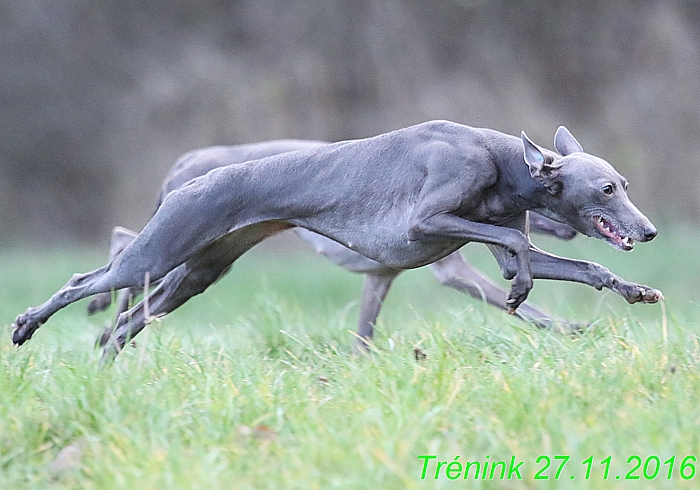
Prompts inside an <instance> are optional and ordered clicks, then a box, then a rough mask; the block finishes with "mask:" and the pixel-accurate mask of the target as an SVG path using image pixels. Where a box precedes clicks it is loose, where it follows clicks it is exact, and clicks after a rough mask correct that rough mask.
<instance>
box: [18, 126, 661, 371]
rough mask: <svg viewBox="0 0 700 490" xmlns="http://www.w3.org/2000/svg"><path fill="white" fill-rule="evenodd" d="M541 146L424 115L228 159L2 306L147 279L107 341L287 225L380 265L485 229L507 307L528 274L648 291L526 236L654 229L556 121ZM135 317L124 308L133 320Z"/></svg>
mask: <svg viewBox="0 0 700 490" xmlns="http://www.w3.org/2000/svg"><path fill="white" fill-rule="evenodd" d="M554 146H555V148H556V150H557V152H558V153H554V152H551V151H548V150H545V149H542V148H540V147H538V146H536V145H535V144H534V143H533V142H532V141H530V140H529V139H528V138H527V136H526V135H525V134H524V133H522V134H521V136H520V138H518V137H515V136H510V135H507V134H504V133H500V132H497V131H494V130H489V129H483V128H472V127H469V126H464V125H461V124H456V123H452V122H448V121H431V122H427V123H423V124H419V125H416V126H411V127H408V128H405V129H400V130H396V131H392V132H390V133H386V134H382V135H379V136H375V137H372V138H366V139H360V140H353V141H344V142H339V143H333V144H329V145H323V146H319V147H314V148H310V149H306V150H299V151H293V152H287V153H282V154H278V155H274V156H269V157H266V158H262V159H259V160H254V161H250V162H247V163H243V164H240V165H229V166H226V167H221V168H218V169H214V170H212V171H210V172H208V173H207V174H206V175H203V176H202V177H198V178H196V179H193V180H191V181H189V182H188V183H187V184H186V185H183V186H182V187H180V188H179V189H177V190H176V191H174V192H171V193H169V194H168V195H167V197H166V198H165V200H164V201H163V203H162V205H161V206H160V207H159V208H158V210H157V211H156V213H155V214H154V215H153V217H152V218H151V220H150V221H149V222H148V223H147V224H146V226H145V227H144V229H143V230H142V231H141V233H139V235H138V236H137V237H136V238H135V239H134V240H133V241H132V242H131V243H130V244H129V245H128V246H127V247H126V248H125V249H124V250H123V251H122V252H121V253H120V254H118V255H117V256H116V258H115V259H114V260H113V261H111V262H109V263H108V264H107V265H105V266H103V267H101V268H99V269H97V270H95V271H92V272H89V273H86V274H75V275H74V276H73V277H72V278H71V280H70V281H69V282H68V283H67V284H66V285H65V286H64V287H62V288H61V289H59V291H58V292H57V293H56V294H54V295H53V296H52V297H51V298H50V299H49V300H48V301H46V302H45V303H44V304H42V305H40V306H38V307H34V308H29V309H28V310H27V311H26V312H25V313H24V314H21V315H19V316H18V317H17V319H16V320H15V323H14V325H13V327H14V332H13V337H12V338H13V342H14V343H16V344H18V345H21V344H23V343H24V342H26V341H27V340H28V339H29V338H31V336H32V335H33V334H34V332H36V330H37V329H38V328H39V327H40V326H41V325H42V324H43V323H45V322H46V321H47V320H48V319H49V318H50V317H51V316H52V315H53V314H54V313H55V312H56V311H58V310H60V309H61V308H63V307H65V306H66V305H68V304H70V303H72V302H74V301H77V300H79V299H82V298H84V297H88V296H91V295H94V294H98V293H104V292H108V291H112V290H118V289H125V288H143V287H144V285H145V284H148V282H149V281H160V283H159V284H158V285H157V286H156V287H155V288H154V289H153V290H152V291H151V292H150V293H149V294H148V297H147V301H141V302H140V303H139V304H137V305H136V306H135V307H134V308H132V309H131V310H130V311H128V312H125V313H123V314H122V315H120V317H119V321H118V322H117V325H116V328H115V329H114V331H113V332H112V334H111V335H110V337H109V339H108V342H107V345H106V346H105V350H104V352H103V358H109V357H111V356H114V355H116V354H117V353H118V352H119V350H120V349H121V348H122V347H123V346H124V344H125V342H126V341H127V340H128V339H129V338H132V337H133V336H134V335H136V334H137V333H138V331H139V329H138V328H137V327H139V328H143V326H144V325H145V324H146V319H147V318H146V313H147V312H146V311H145V310H146V308H145V306H146V305H148V309H149V312H148V313H149V314H150V315H152V316H160V315H164V314H167V313H169V312H170V311H172V310H174V309H175V308H177V307H179V306H180V305H182V304H183V303H184V302H186V301H187V300H188V299H189V298H191V297H192V296H194V295H196V294H199V293H201V292H203V291H204V290H205V289H206V288H207V287H208V286H209V285H211V284H212V283H213V282H214V281H216V280H217V279H218V278H219V277H221V275H222V274H224V273H226V272H227V271H228V270H229V268H230V267H231V265H232V264H233V263H234V261H235V260H236V259H237V258H238V257H239V256H240V255H242V254H243V253H245V252H246V251H247V250H249V249H250V248H251V247H253V246H254V245H256V244H257V243H259V242H260V241H262V240H264V239H265V238H267V237H269V236H271V235H274V234H276V233H279V232H280V231H283V230H286V229H289V228H293V227H301V228H305V229H309V230H311V231H314V232H316V233H318V234H320V235H323V236H325V237H327V238H330V239H332V240H334V241H336V242H338V243H341V244H342V245H344V246H345V247H346V248H349V249H351V250H354V251H356V252H358V253H359V254H360V255H362V256H364V257H367V258H370V259H372V260H374V261H376V262H378V263H380V264H382V265H383V266H386V267H390V268H393V269H410V268H416V267H421V266H424V265H428V264H431V263H434V262H436V261H438V260H440V259H442V258H444V257H446V256H448V255H450V254H452V252H454V251H456V250H458V249H459V248H461V247H462V246H463V245H465V244H466V243H469V242H480V243H485V244H486V245H487V246H488V247H489V249H490V250H491V252H492V253H493V255H494V256H495V258H496V260H497V261H498V263H499V266H500V268H501V271H502V274H503V276H504V277H505V278H506V279H511V280H512V281H511V288H510V291H509V293H508V295H507V298H506V307H507V308H508V310H509V312H515V311H516V309H517V308H518V307H519V306H520V305H521V304H522V303H523V302H524V301H525V299H526V298H527V295H528V293H529V291H530V290H531V289H532V287H533V279H556V280H565V281H574V282H580V283H584V284H589V285H591V286H593V287H595V288H596V289H602V288H604V287H605V288H609V289H611V290H613V291H615V292H617V293H618V294H620V295H621V296H622V297H623V298H624V299H625V300H627V301H628V302H629V303H636V302H644V303H655V302H657V301H658V300H659V299H660V298H662V295H661V293H660V291H658V290H656V289H653V288H650V287H648V286H644V285H640V284H635V283H631V282H628V281H625V280H624V279H622V278H620V277H618V276H616V275H614V274H612V273H611V272H610V271H609V270H607V269H606V268H604V267H602V266H600V265H598V264H595V263H592V262H585V261H579V260H572V259H566V258H561V257H556V256H553V255H550V254H547V253H545V252H543V251H541V250H539V249H537V248H535V247H534V246H532V244H531V243H530V241H529V238H528V229H527V228H528V226H527V221H528V211H535V212H537V213H539V214H542V215H544V216H546V217H548V218H550V219H553V220H554V221H556V222H559V223H564V224H566V225H568V226H571V227H572V228H573V229H575V230H576V231H578V232H580V233H583V234H585V235H587V236H593V237H596V238H600V239H602V240H605V241H606V242H607V243H609V244H610V245H612V246H613V247H615V248H617V249H620V250H625V251H629V250H632V248H633V247H634V244H635V241H640V242H645V241H649V240H652V239H653V238H654V237H655V236H656V234H657V231H656V229H655V228H654V226H653V225H652V224H651V222H649V220H648V219H647V218H646V217H645V216H644V215H643V214H642V213H641V212H640V211H639V210H638V209H637V208H636V207H635V206H634V205H633V204H632V203H631V202H630V200H629V198H628V197H627V181H626V180H625V179H624V178H623V177H622V176H620V175H619V174H618V173H617V172H616V171H615V170H614V169H613V167H612V166H611V165H610V164H609V163H607V162H606V161H604V160H602V159H600V158H598V157H595V156H593V155H590V154H587V153H585V152H583V150H582V148H581V145H580V144H579V143H578V142H577V141H576V139H575V138H574V137H573V136H572V135H571V134H570V133H569V131H568V130H566V129H565V128H564V127H560V128H559V129H558V130H557V132H556V135H555V139H554ZM134 319H135V321H134Z"/></svg>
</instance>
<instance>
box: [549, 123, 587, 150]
mask: <svg viewBox="0 0 700 490" xmlns="http://www.w3.org/2000/svg"><path fill="white" fill-rule="evenodd" d="M554 148H556V150H557V151H558V152H559V154H560V155H561V156H563V157H565V156H566V155H570V154H571V153H579V152H582V151H583V148H582V147H581V144H580V143H579V142H578V141H576V138H574V137H573V135H572V134H571V133H570V132H569V130H568V129H566V128H565V127H564V126H559V129H557V132H556V134H555V135H554Z"/></svg>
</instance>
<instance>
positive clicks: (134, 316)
mask: <svg viewBox="0 0 700 490" xmlns="http://www.w3.org/2000/svg"><path fill="white" fill-rule="evenodd" d="M287 228H289V225H287V224H285V223H281V222H266V223H258V224H255V225H250V226H248V227H245V228H243V229H240V230H237V231H235V232H233V233H230V234H228V235H225V236H224V237H222V238H220V239H219V240H216V241H215V242H213V243H211V244H210V245H208V246H207V247H205V248H203V249H202V250H200V251H199V252H197V253H196V254H195V255H193V256H192V257H190V258H189V259H188V260H187V261H186V262H185V263H183V264H181V265H180V266H178V267H176V268H175V269H173V270H172V271H170V272H169V273H168V274H167V275H166V276H165V277H164V278H163V279H162V280H161V281H160V283H159V284H158V286H157V287H156V288H155V289H154V290H153V291H152V292H151V293H150V294H149V295H148V296H147V297H146V298H144V299H143V300H142V301H141V302H140V303H138V304H137V305H136V306H134V307H133V308H132V309H131V310H129V311H126V312H124V313H122V314H121V315H120V316H119V320H118V322H117V325H116V328H115V329H114V331H113V332H105V334H103V336H102V338H101V340H100V345H103V346H104V351H103V355H102V357H103V360H108V359H109V358H111V357H114V356H115V355H116V354H118V353H119V351H120V350H121V349H122V348H123V347H124V345H125V344H126V342H127V341H128V340H129V339H131V338H133V337H134V336H136V335H137V334H138V333H139V332H140V331H141V330H143V329H144V327H145V326H146V325H147V324H148V322H149V320H150V319H151V318H158V317H161V316H163V315H167V314H168V313H170V312H171V311H173V310H174V309H176V308H178V307H179V306H181V305H182V304H184V303H185V302H187V301H188V300H189V299H190V298H192V297H193V296H196V295H198V294H200V293H202V292H204V291H205V290H206V289H207V288H208V287H209V286H210V285H212V284H213V283H214V282H216V280H217V279H219V278H220V277H221V276H223V275H224V274H226V272H228V270H229V268H230V267H231V265H232V264H233V262H234V261H235V260H236V259H237V258H238V257H240V256H241V255H242V254H244V253H245V252H247V251H248V250H250V249H251V248H252V247H253V246H255V245H256V244H258V243H260V242H261V241H262V240H264V239H265V238H267V237H269V236H271V235H274V234H276V233H278V232H280V231H282V230H284V229H287Z"/></svg>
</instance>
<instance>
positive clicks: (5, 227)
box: [0, 0, 700, 243]
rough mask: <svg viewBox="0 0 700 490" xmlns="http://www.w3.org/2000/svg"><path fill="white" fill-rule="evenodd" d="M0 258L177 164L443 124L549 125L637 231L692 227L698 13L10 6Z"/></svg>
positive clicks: (695, 7) (313, 5)
mask: <svg viewBox="0 0 700 490" xmlns="http://www.w3.org/2000/svg"><path fill="white" fill-rule="evenodd" d="M0 86H1V87H2V90H1V91H0V127H1V128H2V130H1V131H0V231H2V235H1V236H2V237H3V239H2V241H1V242H0V243H8V242H11V241H16V240H27V239H29V240H34V241H43V242H54V241H59V240H74V239H78V240H82V241H87V242H90V241H95V240H100V241H104V240H105V236H106V235H107V233H108V232H109V229H110V228H111V227H112V226H114V225H115V224H123V225H127V226H131V227H134V228H139V227H140V226H142V225H143V223H144V222H145V220H146V219H147V217H148V216H149V214H150V213H151V211H152V209H153V207H154V205H155V197H154V195H155V191H156V189H157V187H158V184H159V181H160V179H161V178H162V177H163V176H164V175H165V172H166V170H167V168H168V167H169V166H170V165H171V164H172V162H173V161H174V160H175V158H176V157H177V156H178V155H180V154H181V153H183V152H185V151H187V150H190V149H193V148H197V147H201V146H207V145H212V144H233V143H242V142H249V141H257V140H264V139H270V138H280V137H299V138H314V139H327V140H338V139H347V138H354V137H363V136H369V135H373V134H377V133H380V132H383V131H387V130H391V129H395V128H397V127H402V126H406V125H409V124H413V123H416V122H420V121H424V120H427V119H435V118H444V119H451V120H455V121H458V122H463V123H466V124H470V125H477V126H489V127H493V128H496V129H500V130H503V131H506V132H511V133H518V132H519V131H520V130H521V129H526V130H527V131H528V134H529V135H531V137H534V138H535V139H536V140H537V141H538V142H540V143H542V144H544V145H547V146H551V139H552V136H553V134H554V130H555V129H556V127H557V126H558V125H559V124H565V125H567V126H568V127H569V128H570V129H571V130H572V131H573V132H574V134H575V135H577V137H578V138H579V139H580V140H581V141H582V142H583V143H584V146H586V149H587V150H589V151H591V152H594V153H597V154H599V155H601V156H603V157H606V158H608V159H609V160H610V161H612V162H613V163H614V164H615V165H616V166H617V167H618V168H619V169H620V170H621V171H622V172H623V173H625V175H626V176H627V177H628V178H629V179H630V180H631V182H632V188H631V193H632V194H633V197H634V199H635V201H637V202H639V203H640V204H641V206H642V208H643V209H644V210H645V211H647V212H649V213H650V214H652V215H656V216H658V217H667V218H671V219H697V218H698V217H700V129H699V128H700V2H696V1H690V0H687V1H664V0H635V1H633V0H621V1H616V2H609V1H602V0H600V1H596V0H592V1H588V2H561V1H556V0H525V1H515V0H511V1H507V0H503V1H485V0H481V1H480V0H445V1H441V2H426V1H424V0H324V1H312V0H248V1H222V0H204V1H201V0H197V1H195V0H168V1H163V2H139V1H135V0H126V1H119V2H117V1H114V0H111V1H108V0H96V1H91V2H81V1H75V0H9V2H5V3H3V4H2V5H0Z"/></svg>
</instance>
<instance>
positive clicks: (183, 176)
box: [88, 140, 578, 348]
mask: <svg viewBox="0 0 700 490" xmlns="http://www.w3.org/2000/svg"><path fill="white" fill-rule="evenodd" d="M327 144H329V143H327V142H322V141H313V140H273V141H263V142H259V143H249V144H243V145H235V146H213V147H209V148H200V149H198V150H193V151H190V152H188V153H185V154H184V155H182V156H181V157H180V158H178V159H177V161H176V162H175V164H174V165H173V167H172V168H171V169H170V171H169V172H168V174H167V176H166V177H165V179H164V180H163V183H162V184H161V186H160V193H159V196H158V207H160V205H161V204H162V202H163V200H164V199H165V197H166V196H167V195H168V194H169V193H171V192H173V191H174V190H176V189H179V188H180V187H182V186H183V185H185V184H186V183H188V182H189V181H190V180H192V179H194V178H197V177H201V176H202V175H205V174H206V173H208V172H209V171H211V170H213V169H215V168H220V167H225V166H227V165H238V164H241V163H244V162H247V161H250V160H257V159H260V158H264V157H268V156H271V155H277V154H279V153H285V152H289V151H297V150H305V149H309V148H315V147H318V146H321V145H327ZM530 230H531V231H534V232H538V233H542V234H548V235H553V236H556V237H558V238H560V239H563V240H570V239H572V238H574V236H576V230H574V229H573V228H571V227H569V226H567V225H564V224H561V223H557V222H555V221H552V220H550V219H548V218H545V217H544V216H540V215H538V214H536V213H530ZM294 231H295V232H296V234H297V235H298V236H299V237H300V238H301V239H303V240H305V241H306V242H308V243H309V244H311V246H312V247H313V248H314V249H315V250H316V251H317V252H318V253H320V254H321V255H323V256H325V257H326V258H328V260H330V261H331V262H333V263H334V264H336V265H339V266H341V267H343V268H344V269H346V270H349V271H351V272H355V273H359V274H364V275H365V280H364V286H363V291H362V300H361V304H360V315H359V325H358V329H357V338H358V339H360V340H361V342H358V343H356V344H355V347H356V348H361V347H364V342H366V341H368V340H370V339H372V337H373V330H374V325H375V323H376V320H377V317H378V316H379V311H380V310H381V307H382V304H383V301H384V298H385V297H386V295H387V293H388V291H389V289H390V287H391V285H392V283H393V281H394V279H396V277H397V276H398V275H399V274H400V273H401V272H402V271H401V269H393V268H391V267H387V266H384V265H382V264H380V263H379V262H376V261H374V260H372V259H369V258H367V257H364V256H362V255H360V254H359V253H357V252H355V251H353V250H350V249H349V248H346V247H344V246H343V245H341V244H340V243H338V242H335V241H333V240H331V239H330V238H326V237H325V236H323V235H319V234H318V233H314V232H313V231H309V230H307V229H305V228H294ZM137 235H138V233H137V232H134V231H131V230H129V229H127V228H124V227H121V226H117V227H115V228H114V230H113V231H112V236H111V243H110V260H114V258H115V257H116V256H117V255H118V254H119V253H121V251H122V250H124V249H125V248H126V247H127V246H128V245H129V244H130V243H131V242H132V241H133V240H134V238H136V236H137ZM428 267H429V268H430V270H431V272H432V273H433V274H434V275H435V277H436V278H437V280H438V281H439V282H440V284H443V285H445V286H447V287H450V288H453V289H455V290H457V291H460V292H462V293H466V294H469V295H471V296H473V297H475V298H477V299H481V300H483V301H486V302H487V303H489V304H491V305H493V306H496V307H498V308H501V309H504V310H505V309H506V295H507V292H506V291H505V290H503V289H502V288H501V287H500V286H498V285H497V284H495V283H494V282H493V281H491V280H490V279H489V278H487V277H486V276H484V275H483V274H481V273H480V272H479V271H477V270H476V269H475V268H474V267H472V266H471V265H469V264H468V263H466V262H465V261H464V259H463V258H462V255H461V254H460V253H459V251H456V252H452V253H451V254H450V255H448V256H446V257H444V258H442V259H440V260H438V261H436V262H433V263H432V264H430V265H429V266H428ZM141 292H142V291H141V290H124V291H121V292H120V293H119V296H118V302H117V308H116V310H117V313H116V315H117V319H118V317H119V315H120V314H121V313H123V312H125V311H126V310H128V309H129V305H130V304H131V303H132V302H133V299H134V297H135V296H136V295H138V294H140V293H141ZM111 302H112V294H111V293H100V294H97V295H95V296H93V298H92V301H91V302H90V304H89V305H88V312H89V313H94V312H96V311H101V310H104V309H106V308H107V307H108V306H109V305H110V304H111ZM515 314H516V315H517V316H518V317H519V318H521V319H522V320H525V321H529V322H532V323H534V324H535V325H537V326H538V327H541V328H551V327H555V326H556V327H555V328H557V329H558V330H563V331H567V330H570V329H573V328H577V327H578V325H576V324H569V323H567V322H564V321H556V322H555V321H553V320H552V319H551V318H550V317H549V316H548V315H547V314H546V313H544V312H542V311H541V310H539V309H538V308H536V307H534V306H532V305H530V304H529V303H528V302H524V303H523V304H521V305H520V307H519V308H518V309H517V310H516V312H515ZM132 328H136V329H140V328H143V327H140V328H139V327H136V326H135V325H134V324H133V319H132ZM111 333H112V328H111V326H110V327H108V328H107V329H106V330H105V332H104V333H103V334H102V336H101V338H100V342H99V343H100V344H101V345H102V344H104V343H106V342H107V340H108V339H109V336H110V335H111Z"/></svg>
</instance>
